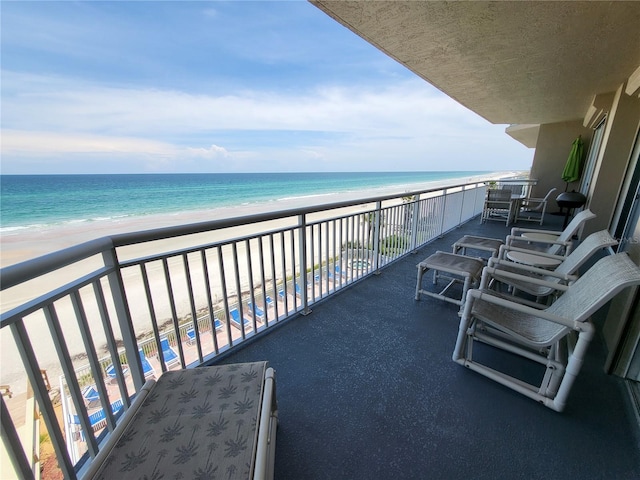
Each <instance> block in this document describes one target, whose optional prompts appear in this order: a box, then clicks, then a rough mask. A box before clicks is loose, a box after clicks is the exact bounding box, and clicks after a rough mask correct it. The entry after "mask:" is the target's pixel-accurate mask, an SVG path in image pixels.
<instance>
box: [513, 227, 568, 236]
mask: <svg viewBox="0 0 640 480" xmlns="http://www.w3.org/2000/svg"><path fill="white" fill-rule="evenodd" d="M527 232H535V233H544V234H545V235H557V236H560V235H562V232H558V231H557V230H540V229H539V228H525V227H513V228H512V229H511V235H512V236H514V237H515V236H518V234H519V233H527Z"/></svg>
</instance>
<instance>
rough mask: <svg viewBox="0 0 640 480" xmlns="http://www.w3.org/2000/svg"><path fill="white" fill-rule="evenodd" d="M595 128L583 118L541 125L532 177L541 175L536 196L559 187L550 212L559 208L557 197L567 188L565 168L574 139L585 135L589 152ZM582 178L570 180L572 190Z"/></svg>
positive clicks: (541, 195)
mask: <svg viewBox="0 0 640 480" xmlns="http://www.w3.org/2000/svg"><path fill="white" fill-rule="evenodd" d="M591 134H592V130H590V129H588V128H585V127H583V126H582V119H580V120H576V121H573V122H560V123H552V124H545V125H540V132H539V134H538V142H537V144H536V152H535V154H534V157H533V165H532V166H531V178H537V179H538V185H536V186H535V187H534V189H533V193H532V195H533V196H534V197H544V196H545V195H546V193H547V192H548V191H549V190H550V189H551V188H553V187H555V188H557V189H558V190H557V191H556V192H555V193H554V195H553V196H552V198H553V200H554V201H553V202H552V203H551V204H550V205H549V207H548V211H549V212H557V211H558V210H559V209H558V205H557V204H556V203H555V197H556V196H557V195H559V194H560V193H562V192H564V191H565V187H566V183H565V182H563V181H562V171H563V170H564V166H565V164H566V162H567V158H568V157H569V152H570V151H571V145H572V143H573V141H574V140H575V139H576V138H577V137H578V135H582V140H583V141H584V151H585V155H586V152H587V149H588V148H589V144H590V142H591ZM578 185H579V182H574V183H571V184H569V191H571V190H572V189H577V188H578Z"/></svg>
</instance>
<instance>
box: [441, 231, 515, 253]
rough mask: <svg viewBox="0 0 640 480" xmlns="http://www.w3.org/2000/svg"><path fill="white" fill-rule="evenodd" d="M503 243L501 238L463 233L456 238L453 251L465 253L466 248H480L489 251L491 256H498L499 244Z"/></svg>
mask: <svg viewBox="0 0 640 480" xmlns="http://www.w3.org/2000/svg"><path fill="white" fill-rule="evenodd" d="M501 245H504V242H503V241H502V240H499V239H497V238H486V237H475V236H473V235H465V236H464V237H462V238H461V239H459V240H457V241H456V242H455V243H454V244H453V245H452V246H453V253H460V254H462V255H466V254H467V248H470V249H472V250H481V251H483V252H489V253H490V254H491V256H492V257H497V256H498V251H499V250H500V246H501Z"/></svg>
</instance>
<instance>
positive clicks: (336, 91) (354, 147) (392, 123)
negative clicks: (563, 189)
mask: <svg viewBox="0 0 640 480" xmlns="http://www.w3.org/2000/svg"><path fill="white" fill-rule="evenodd" d="M0 21H1V71H0V82H1V98H0V100H1V106H0V109H1V110H0V114H1V116H0V127H1V132H0V134H1V138H0V140H1V147H0V148H1V151H0V153H1V154H2V159H1V164H0V171H1V172H2V173H3V174H52V173H180V172H189V173H198V172H202V173H217V172H221V173H222V172H281V171H282V172H295V171H301V172H306V171H337V172H339V171H355V172H357V171H392V170H393V171H434V170H445V171H452V170H453V171H463V170H464V171H469V170H471V171H478V170H490V171H503V170H509V171H511V170H528V169H529V168H530V166H531V161H532V159H533V150H532V149H528V148H526V147H524V146H523V145H521V144H520V143H518V142H517V141H515V140H513V139H512V138H511V137H509V136H508V135H506V134H505V133H504V130H505V128H506V125H492V124H490V123H489V122H487V121H486V120H484V119H483V118H481V117H480V116H478V115H476V114H475V113H473V112H471V111H470V110H468V109H466V108H465V107H463V106H462V105H460V104H458V103H457V102H455V101H454V100H452V99H450V98H449V97H447V96H446V95H445V94H443V93H442V92H440V91H439V90H437V89H436V88H435V87H433V86H431V85H430V84H429V83H427V82H426V81H424V80H422V79H420V78H418V77H417V76H416V75H415V74H413V73H412V72H410V71H409V70H408V69H406V68H405V67H403V66H402V65H400V64H399V63H397V62H396V61H394V60H392V59H391V58H389V57H388V56H386V55H385V54H384V53H382V52H381V51H379V50H378V49H376V48H375V47H374V46H372V45H370V44H369V43H367V42H366V41H364V40H363V39H361V38H360V37H358V36H357V35H355V34H354V33H352V32H351V31H349V30H348V29H346V28H345V27H343V26H342V25H340V24H338V23H337V22H336V21H335V20H333V19H331V18H330V17H328V16H327V15H326V14H325V13H323V12H322V11H320V10H319V9H317V8H316V7H314V6H313V5H311V4H310V3H308V2H306V1H303V0H298V1H281V2H275V1H258V2H253V1H234V2H218V1H213V2H209V1H195V2H188V1H180V2H166V1H155V2H149V1H115V2H104V1H88V2H71V1H45V2H32V1H7V0H3V1H2V2H1V3H0Z"/></svg>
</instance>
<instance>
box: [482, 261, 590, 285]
mask: <svg viewBox="0 0 640 480" xmlns="http://www.w3.org/2000/svg"><path fill="white" fill-rule="evenodd" d="M542 256H544V257H547V258H556V257H558V255H551V254H546V255H542ZM561 258H564V257H561ZM497 265H503V266H505V267H509V268H513V269H516V270H520V271H522V272H527V273H534V274H536V275H546V276H549V277H554V278H558V279H560V280H564V281H566V282H575V281H576V280H577V279H578V276H577V275H570V274H568V273H558V272H556V271H554V270H545V269H544V268H540V267H534V266H532V265H525V264H523V263H517V262H512V261H510V260H504V259H500V258H495V257H491V258H490V259H489V264H488V266H489V267H496V266H497ZM498 270H499V269H498Z"/></svg>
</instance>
